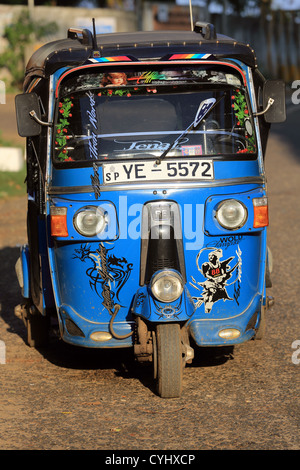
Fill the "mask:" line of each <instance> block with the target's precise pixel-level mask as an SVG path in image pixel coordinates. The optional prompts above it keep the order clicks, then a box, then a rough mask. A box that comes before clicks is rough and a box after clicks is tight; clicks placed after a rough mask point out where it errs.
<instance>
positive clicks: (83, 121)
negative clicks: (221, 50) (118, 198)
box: [54, 65, 256, 162]
mask: <svg viewBox="0 0 300 470" xmlns="http://www.w3.org/2000/svg"><path fill="white" fill-rule="evenodd" d="M97 69H98V71H97V72H95V69H91V68H87V71H82V69H81V70H80V71H79V72H77V74H76V75H75V74H74V73H72V74H70V75H68V76H67V77H66V78H65V79H64V80H62V83H61V85H60V88H59V96H58V102H57V103H58V106H57V110H56V118H55V128H54V149H55V150H54V158H55V161H56V162H71V161H77V162H88V161H97V160H99V161H101V160H116V159H122V160H124V159H141V158H142V159H144V158H145V159H147V158H149V159H151V158H152V159H153V158H157V157H160V156H161V155H162V154H164V153H165V157H166V158H174V157H184V156H189V157H193V156H196V157H197V158H199V157H201V156H210V157H218V158H230V157H231V158H237V157H239V158H240V157H241V155H240V154H245V155H243V158H253V154H255V153H256V141H255V134H254V125H253V122H252V117H251V113H250V107H249V105H248V99H247V95H246V92H245V90H244V87H243V84H242V77H241V75H240V74H239V73H238V72H237V71H235V69H234V68H231V67H223V68H222V67H219V68H218V67H217V66H216V65H214V66H212V65H211V66H209V65H207V66H206V67H205V69H204V67H203V66H201V67H200V66H198V67H196V66H193V67H190V68H188V67H185V68H182V67H180V68H179V67H178V68H175V67H174V66H173V67H172V68H168V69H167V70H160V69H157V70H155V67H153V70H144V69H142V70H141V69H137V70H132V68H130V67H128V68H127V69H124V68H123V69H122V70H118V69H117V68H116V67H114V68H113V73H111V72H109V73H105V72H104V73H103V68H98V67H97ZM99 70H100V71H101V73H99ZM110 70H111V69H110ZM205 100H209V102H213V103H214V106H212V107H211V109H209V111H208V112H207V113H206V114H205V115H204V116H203V118H201V116H200V117H199V106H200V104H201V103H202V102H204V101H205ZM191 124H193V125H192V126H191ZM185 131H187V132H185ZM174 143H175V145H174ZM167 150H168V152H166V151H167Z"/></svg>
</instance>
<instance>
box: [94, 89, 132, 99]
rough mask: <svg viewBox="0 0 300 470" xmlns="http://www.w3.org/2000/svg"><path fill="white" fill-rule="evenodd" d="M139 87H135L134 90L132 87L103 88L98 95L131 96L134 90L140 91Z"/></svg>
mask: <svg viewBox="0 0 300 470" xmlns="http://www.w3.org/2000/svg"><path fill="white" fill-rule="evenodd" d="M138 90H139V88H134V89H133V90H132V89H131V88H123V87H122V88H117V89H115V88H109V89H105V88H103V89H101V91H100V92H99V93H98V96H113V95H115V96H116V95H117V96H124V95H126V96H128V98H130V96H131V95H132V92H133V91H138Z"/></svg>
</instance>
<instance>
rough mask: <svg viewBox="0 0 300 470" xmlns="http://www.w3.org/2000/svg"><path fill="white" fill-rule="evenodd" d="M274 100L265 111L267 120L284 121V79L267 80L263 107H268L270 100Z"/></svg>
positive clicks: (271, 121)
mask: <svg viewBox="0 0 300 470" xmlns="http://www.w3.org/2000/svg"><path fill="white" fill-rule="evenodd" d="M270 99H271V100H274V102H273V103H272V105H271V106H269V108H268V110H267V111H266V112H265V121H266V122H268V123H276V122H284V121H285V120H286V109H285V83H284V82H283V81H282V80H267V81H266V82H265V84H264V89H263V108H264V109H266V108H267V107H268V103H269V101H270Z"/></svg>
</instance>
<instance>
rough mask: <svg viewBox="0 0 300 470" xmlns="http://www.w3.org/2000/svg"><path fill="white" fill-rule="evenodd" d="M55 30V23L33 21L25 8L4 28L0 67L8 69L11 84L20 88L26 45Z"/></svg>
mask: <svg viewBox="0 0 300 470" xmlns="http://www.w3.org/2000/svg"><path fill="white" fill-rule="evenodd" d="M56 31H57V25H56V23H45V24H43V23H41V22H39V23H38V22H35V21H33V20H32V19H31V18H30V16H29V13H28V11H26V10H24V11H22V12H21V14H20V16H19V17H18V18H17V19H16V21H15V22H14V23H13V24H11V25H10V26H7V27H6V28H5V31H4V38H6V39H7V41H8V45H7V48H6V50H5V51H4V52H3V53H2V54H0V67H6V68H7V69H8V70H9V72H10V74H11V76H12V83H11V85H13V86H16V87H18V88H22V81H23V77H24V70H25V66H26V64H25V49H26V46H28V45H29V44H30V43H32V42H34V41H36V40H40V39H41V38H43V37H44V36H45V35H47V34H53V33H55V32H56Z"/></svg>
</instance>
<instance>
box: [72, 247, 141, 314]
mask: <svg viewBox="0 0 300 470" xmlns="http://www.w3.org/2000/svg"><path fill="white" fill-rule="evenodd" d="M112 249H113V247H111V248H107V247H106V246H105V244H104V243H99V246H98V248H97V249H96V250H92V248H91V246H90V245H89V244H84V245H81V246H80V248H76V249H75V250H74V256H73V259H76V258H77V259H79V260H80V261H82V262H87V264H88V268H87V269H86V275H87V276H88V278H89V284H90V287H91V289H92V290H93V291H94V292H95V293H96V294H97V295H98V296H99V297H100V298H101V299H102V305H103V306H104V307H105V308H106V309H107V310H108V312H109V313H110V314H111V315H112V314H113V311H114V309H115V307H116V306H118V308H120V307H121V302H120V294H121V292H122V290H123V288H124V286H125V284H126V282H127V281H128V279H129V277H130V274H131V271H132V268H133V264H132V263H129V262H128V261H127V259H126V258H124V257H121V258H118V257H116V256H115V255H114V254H113V253H111V250H112Z"/></svg>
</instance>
